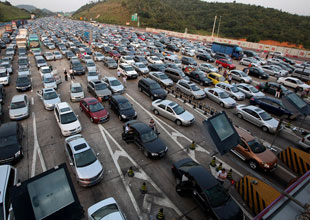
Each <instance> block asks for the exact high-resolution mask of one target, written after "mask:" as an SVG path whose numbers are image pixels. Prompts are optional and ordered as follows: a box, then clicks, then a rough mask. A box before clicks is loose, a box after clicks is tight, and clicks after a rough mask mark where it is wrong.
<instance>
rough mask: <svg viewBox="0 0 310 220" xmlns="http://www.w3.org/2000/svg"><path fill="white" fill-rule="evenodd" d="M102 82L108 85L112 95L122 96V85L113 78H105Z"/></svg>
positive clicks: (123, 90) (123, 89)
mask: <svg viewBox="0 0 310 220" xmlns="http://www.w3.org/2000/svg"><path fill="white" fill-rule="evenodd" d="M102 81H103V82H105V83H106V84H107V85H108V88H109V89H110V90H111V91H112V93H113V94H123V93H124V92H125V88H124V86H123V84H122V83H121V82H120V81H119V80H118V79H116V78H115V77H105V78H103V79H102Z"/></svg>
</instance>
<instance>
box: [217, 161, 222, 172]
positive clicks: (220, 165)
mask: <svg viewBox="0 0 310 220" xmlns="http://www.w3.org/2000/svg"><path fill="white" fill-rule="evenodd" d="M222 166H223V164H222V163H220V164H219V165H218V166H217V167H216V171H220V170H221V169H222V168H223V167H222Z"/></svg>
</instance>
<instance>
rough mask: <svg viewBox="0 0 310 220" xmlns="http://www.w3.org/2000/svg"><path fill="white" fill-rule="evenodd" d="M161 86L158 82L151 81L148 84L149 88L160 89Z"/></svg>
mask: <svg viewBox="0 0 310 220" xmlns="http://www.w3.org/2000/svg"><path fill="white" fill-rule="evenodd" d="M160 88H161V87H160V85H159V84H158V83H152V84H151V85H150V89H160Z"/></svg>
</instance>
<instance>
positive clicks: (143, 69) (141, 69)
mask: <svg viewBox="0 0 310 220" xmlns="http://www.w3.org/2000/svg"><path fill="white" fill-rule="evenodd" d="M132 66H133V68H134V69H135V70H136V72H137V73H138V74H139V75H144V74H148V73H149V72H150V70H149V68H148V67H147V66H146V65H145V64H144V63H139V62H136V63H134V64H132Z"/></svg>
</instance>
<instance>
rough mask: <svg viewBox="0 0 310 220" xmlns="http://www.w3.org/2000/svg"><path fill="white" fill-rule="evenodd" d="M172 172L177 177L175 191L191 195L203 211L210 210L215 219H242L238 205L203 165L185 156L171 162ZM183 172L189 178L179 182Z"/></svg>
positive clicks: (183, 194) (182, 194)
mask: <svg viewBox="0 0 310 220" xmlns="http://www.w3.org/2000/svg"><path fill="white" fill-rule="evenodd" d="M172 173H173V174H174V176H175V177H176V179H177V186H176V191H177V193H178V194H179V195H181V196H192V197H193V199H194V200H195V201H196V202H197V203H198V205H199V206H200V207H201V208H202V209H203V210H204V211H205V212H208V211H209V210H210V211H212V213H213V214H214V215H215V217H216V218H217V219H222V220H240V219H243V213H242V210H241V209H240V207H239V206H238V205H237V204H236V202H235V201H234V200H233V199H232V198H231V196H230V195H229V194H228V192H227V191H226V189H225V188H224V187H223V185H222V184H221V183H220V182H219V181H218V180H217V179H216V178H215V177H214V176H213V175H212V174H211V173H210V172H209V171H208V170H207V169H206V168H205V167H203V166H201V165H200V164H198V163H196V162H195V161H193V160H192V159H191V158H185V159H182V160H180V161H178V162H175V163H174V164H173V166H172ZM184 174H186V175H187V177H188V179H189V180H188V181H182V182H181V180H182V176H183V175H184ZM208 214H209V213H208Z"/></svg>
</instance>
